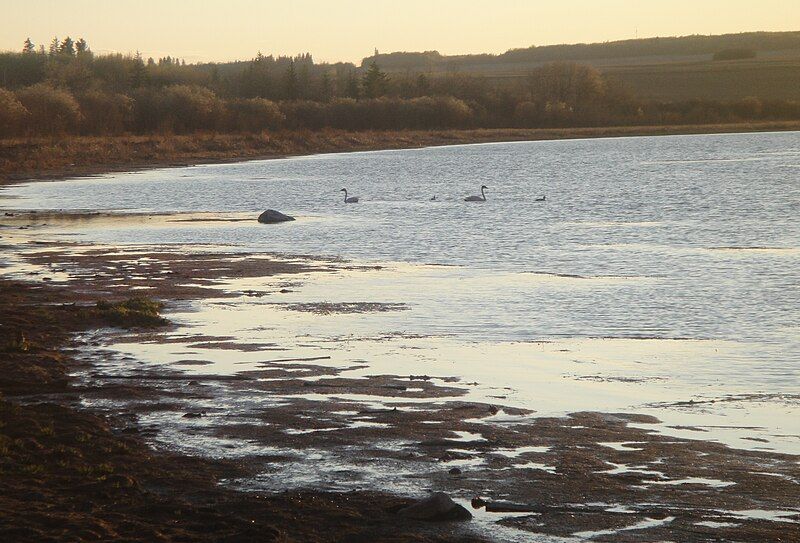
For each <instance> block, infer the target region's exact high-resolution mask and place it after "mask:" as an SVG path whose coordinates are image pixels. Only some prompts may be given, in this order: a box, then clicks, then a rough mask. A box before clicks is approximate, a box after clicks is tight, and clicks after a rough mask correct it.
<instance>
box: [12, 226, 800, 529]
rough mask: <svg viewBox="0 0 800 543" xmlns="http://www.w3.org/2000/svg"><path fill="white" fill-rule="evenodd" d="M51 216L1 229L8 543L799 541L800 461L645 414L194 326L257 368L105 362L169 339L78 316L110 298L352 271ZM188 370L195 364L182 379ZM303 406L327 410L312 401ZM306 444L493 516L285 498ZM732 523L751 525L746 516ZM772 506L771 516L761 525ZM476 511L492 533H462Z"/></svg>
mask: <svg viewBox="0 0 800 543" xmlns="http://www.w3.org/2000/svg"><path fill="white" fill-rule="evenodd" d="M52 218H53V217H51V216H48V215H47V214H36V213H34V214H30V213H23V214H14V215H12V216H8V217H2V219H3V220H2V221H0V222H2V224H3V228H2V229H0V236H2V238H0V245H2V251H3V254H4V255H12V254H14V255H16V256H18V258H19V260H18V261H15V262H11V259H8V260H7V261H6V260H5V259H4V262H0V265H4V264H6V265H19V264H22V266H21V267H20V268H19V271H18V272H17V273H16V274H15V276H14V278H13V279H12V278H3V279H0V308H2V311H0V375H1V376H2V377H0V410H1V411H0V413H2V415H1V416H0V423H2V424H1V425H0V453H2V455H0V458H1V459H2V464H0V470H2V471H1V472H0V473H2V477H1V478H0V536H7V537H5V538H7V539H10V540H14V541H64V540H119V539H124V540H139V541H154V540H155V541H159V540H162V541H177V540H189V541H226V540H228V541H251V540H252V541H255V540H259V541H261V540H268V541H269V540H274V541H471V540H476V541H477V540H483V539H484V538H486V539H499V540H505V539H508V538H510V537H512V536H509V534H507V533H505V532H501V529H502V528H509V529H510V530H512V532H510V533H512V534H517V536H519V537H524V535H520V534H526V533H532V534H542V535H551V536H564V537H568V536H574V537H577V538H579V539H592V540H598V541H661V540H678V541H708V540H738V541H765V540H775V541H778V540H780V541H800V514H799V513H797V510H796V509H797V499H798V496H799V495H800V492H799V491H798V489H800V464H798V462H797V458H796V457H794V456H791V455H784V454H777V453H773V452H769V451H743V450H737V449H731V448H728V447H725V446H724V445H721V444H718V443H712V442H707V441H702V440H688V439H677V438H670V437H667V436H664V435H660V434H657V433H653V432H651V431H649V430H646V429H642V428H640V427H637V424H642V423H650V422H653V418H652V417H649V416H644V415H639V414H636V413H611V414H609V413H574V414H572V415H570V416H568V417H564V418H537V417H535V414H533V413H529V412H525V411H522V410H518V409H512V408H509V407H506V406H504V405H503V400H502V398H501V397H498V398H497V403H493V404H486V403H477V402H470V401H465V400H464V399H463V398H462V397H463V396H465V392H466V390H467V389H468V388H469V387H470V386H471V383H464V382H461V381H460V380H459V379H458V377H457V376H454V375H430V376H429V375H373V376H369V378H366V379H365V378H358V379H353V378H351V377H350V376H349V375H348V371H347V368H331V367H330V366H327V365H325V364H323V363H322V362H323V361H321V360H312V359H306V360H298V359H293V358H292V355H291V353H290V354H285V353H283V352H281V346H280V345H261V344H247V343H244V342H242V341H240V339H239V338H236V337H225V336H193V335H192V333H191V330H188V331H183V332H182V333H183V336H185V337H182V339H181V341H185V342H187V343H190V344H191V345H193V346H195V347H197V348H208V349H217V350H219V349H225V350H231V351H232V352H241V353H252V352H260V353H263V355H264V361H263V363H262V364H261V367H260V368H259V370H256V371H253V370H248V371H242V372H238V373H236V374H234V375H231V376H224V377H221V376H218V375H214V374H211V373H209V374H203V373H202V367H203V365H204V364H206V363H208V361H207V360H204V359H203V358H197V359H194V358H193V359H186V360H183V361H181V362H182V363H181V364H175V365H173V366H172V367H169V368H165V367H163V366H159V367H157V368H154V367H151V366H148V365H144V364H140V363H138V362H137V361H136V360H125V359H121V358H120V357H119V356H117V355H116V354H115V353H114V347H113V345H114V342H119V341H123V340H124V341H128V342H134V343H135V342H140V343H148V344H169V343H170V342H173V341H175V340H176V338H175V336H174V334H173V332H175V330H174V328H171V327H170V326H167V327H163V328H153V329H141V328H133V329H130V330H121V329H119V328H118V327H117V328H116V329H110V328H109V326H110V325H114V324H117V325H118V323H115V322H111V321H109V320H108V316H107V315H104V314H103V313H102V312H98V311H96V310H95V309H94V308H95V307H96V303H97V302H98V301H100V300H106V301H112V302H113V301H121V300H124V299H125V298H127V297H128V296H129V295H131V291H130V289H131V288H134V287H135V288H136V289H137V291H138V292H141V293H145V294H146V295H147V296H148V297H150V298H153V299H155V300H160V301H162V302H164V303H165V304H166V313H165V315H166V316H167V317H169V314H170V310H172V309H174V308H175V307H176V305H177V304H187V303H193V302H196V301H198V300H203V299H221V298H225V297H226V296H229V297H236V296H241V295H245V296H254V297H256V296H258V297H261V296H264V297H268V296H269V295H270V292H269V291H259V292H233V293H232V292H222V291H220V289H218V288H215V283H216V281H218V280H220V279H226V278H243V277H271V276H274V277H286V278H291V277H293V276H296V275H300V274H308V273H312V274H316V273H338V272H339V271H341V270H342V269H347V268H352V267H353V265H351V264H349V263H347V262H342V261H336V260H331V261H322V260H319V259H310V258H289V259H285V258H279V257H273V256H268V255H246V254H241V253H237V254H236V255H231V254H226V253H224V252H219V251H214V252H205V251H202V250H192V251H188V250H182V249H181V248H175V247H154V246H147V247H136V248H114V249H113V250H112V249H110V248H107V247H92V246H86V245H77V244H73V243H69V242H62V241H48V240H47V239H46V238H43V237H42V236H41V235H39V234H38V232H39V229H40V228H42V225H46V224H48V222H50V221H51V219H52ZM63 218H64V217H63V216H61V217H60V219H62V220H63ZM75 219H76V220H80V221H89V222H91V221H94V220H98V221H99V220H109V217H106V216H102V215H91V214H89V215H83V216H76V217H75ZM111 219H112V220H117V219H119V220H125V218H124V217H111ZM192 220H196V219H192ZM23 227H24V228H25V230H22V231H20V230H19V229H20V228H23ZM121 286H122V287H123V288H120V287H121ZM402 309H403V308H402V307H398V306H389V305H375V304H373V305H366V304H362V305H358V304H351V305H347V306H346V307H345V306H341V305H338V306H337V305H331V304H317V305H306V306H302V307H300V306H298V307H288V308H286V310H291V311H309V312H325V314H331V313H332V314H336V313H345V312H352V311H358V312H367V313H368V312H373V311H384V310H385V311H395V310H402ZM20 333H22V337H21V336H20ZM109 338H111V339H109ZM22 339H24V341H22ZM287 363H288V364H289V365H287ZM191 367H198V368H201V370H200V372H199V373H198V372H192V373H189V372H186V371H185V369H186V368H191ZM331 391H335V395H333V397H331ZM253 394H257V395H259V397H263V398H280V402H278V403H276V404H275V405H274V406H272V407H269V408H265V409H263V410H259V411H257V412H248V413H245V414H242V413H234V412H230V411H227V410H225V409H222V408H218V407H214V404H215V402H217V401H218V400H219V399H220V398H222V397H230V398H234V399H236V398H244V397H247V396H248V395H253ZM308 395H326V397H327V399H326V400H325V401H316V400H313V401H312V400H309V399H308V397H307V396H308ZM354 395H369V396H374V397H381V398H384V399H387V401H390V404H391V406H392V407H391V408H389V409H383V408H375V407H373V406H371V405H369V404H368V403H367V404H365V403H362V402H359V401H357V400H354V399H353V396H354ZM209 406H211V407H209ZM154 414H156V415H158V416H159V417H163V418H171V419H175V420H180V421H182V423H183V424H185V426H186V428H185V430H186V432H187V435H194V436H196V437H197V438H198V439H201V440H202V439H203V438H206V437H213V438H214V439H219V440H228V442H229V443H231V445H230V446H231V447H242V449H243V450H242V451H241V454H237V455H227V456H226V457H225V458H224V459H211V458H208V457H199V456H197V455H192V454H186V453H185V452H184V453H181V452H180V451H178V450H176V449H170V448H169V447H163V446H159V443H162V444H163V442H164V441H165V440H163V439H160V438H159V434H160V432H161V429H160V428H159V427H158V425H153V424H150V423H146V422H143V421H144V420H148V417H149V416H151V415H154ZM195 423H197V424H196V425H195ZM387 443H391V444H393V446H391V447H387ZM244 444H247V447H252V449H253V450H252V451H251V450H250V449H249V448H246V447H244ZM245 449H246V450H245ZM305 450H329V451H332V452H333V453H332V454H333V455H334V456H333V457H329V459H330V458H333V459H336V460H341V459H345V460H346V461H347V463H348V465H363V466H373V465H378V466H381V467H383V468H385V469H393V470H397V471H399V472H402V473H407V474H408V475H407V477H408V478H410V479H424V480H425V481H426V485H427V487H428V488H429V489H430V490H439V491H445V492H447V493H449V494H451V495H453V496H456V495H460V496H468V497H481V498H482V499H484V500H485V501H487V502H488V503H489V504H490V505H489V507H482V508H480V509H474V510H473V513H474V514H475V515H476V521H473V522H472V523H464V524H458V523H456V524H453V523H448V524H444V525H441V524H430V523H422V522H415V521H409V520H406V519H403V518H400V517H398V515H397V514H396V513H397V511H398V510H399V509H400V508H401V507H402V506H404V505H407V504H408V503H410V498H409V497H407V496H405V495H402V494H401V493H397V492H395V489H394V488H391V487H386V488H384V489H383V490H385V493H377V492H375V491H373V490H364V489H363V488H361V487H362V486H363V487H368V486H369V485H368V484H363V485H362V483H364V481H363V480H362V479H361V475H360V474H358V473H356V472H355V471H352V470H350V469H341V470H339V472H337V474H336V477H337V479H338V482H340V483H341V484H342V485H343V486H346V487H348V488H351V489H357V490H350V491H346V492H343V491H341V490H339V491H325V490H324V489H321V488H313V487H312V488H311V489H309V488H303V489H301V490H297V489H296V487H294V486H290V485H289V482H290V481H292V480H293V479H294V478H297V475H301V474H298V473H292V472H293V471H294V470H297V469H298V463H297V462H296V461H295V457H294V456H293V452H294V451H305ZM265 451H269V452H265ZM251 481H260V482H261V483H263V486H262V487H258V486H257V485H252V484H251ZM276 487H282V488H280V490H278V489H276ZM242 489H245V490H247V491H241V490H242ZM476 504H477V505H481V502H480V501H478V502H476ZM465 505H468V504H466V503H465ZM746 511H751V512H752V511H762V512H765V514H764V515H761V518H759V516H758V515H756V514H751V515H746V514H744V513H742V512H746ZM776 511H783V512H784V513H781V514H779V515H776V514H770V512H776ZM787 512H788V513H787ZM486 518H490V522H491V523H494V524H489V526H493V525H494V526H495V528H489V529H487V528H486V526H487V524H486V523H483V524H479V523H478V522H477V520H483V521H485V519H486ZM476 525H477V526H476ZM471 526H476V528H475V529H472V528H471Z"/></svg>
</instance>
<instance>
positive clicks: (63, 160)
mask: <svg viewBox="0 0 800 543" xmlns="http://www.w3.org/2000/svg"><path fill="white" fill-rule="evenodd" d="M768 130H800V121H794V122H768V123H746V124H725V125H688V126H623V127H603V128H563V129H562V128H554V129H479V130H426V131H360V132H348V131H343V130H322V131H314V132H312V131H281V132H274V133H266V132H265V133H261V134H192V135H180V136H179V135H146V136H131V135H125V136H109V137H88V136H86V137H84V136H64V137H61V138H37V139H7V140H0V184H3V183H12V182H15V181H20V180H26V179H33V178H35V179H47V178H60V177H69V176H75V175H90V174H95V173H102V172H108V171H120V170H134V169H140V168H147V167H161V166H181V165H186V164H190V163H199V162H230V161H237V160H246V159H256V158H277V157H282V156H289V155H304V154H313V153H331V152H345V151H365V150H378V149H406V148H415V147H427V146H435V145H452V144H461V143H486V142H497V141H522V140H546V139H565V138H594V137H618V136H637V135H665V134H693V133H717V132H752V131H768Z"/></svg>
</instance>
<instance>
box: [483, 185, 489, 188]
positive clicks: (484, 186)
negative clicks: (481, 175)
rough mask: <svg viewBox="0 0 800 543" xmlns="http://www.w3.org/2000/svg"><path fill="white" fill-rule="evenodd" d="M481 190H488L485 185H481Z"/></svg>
mask: <svg viewBox="0 0 800 543" xmlns="http://www.w3.org/2000/svg"><path fill="white" fill-rule="evenodd" d="M481 188H482V189H488V188H489V187H487V186H486V185H481Z"/></svg>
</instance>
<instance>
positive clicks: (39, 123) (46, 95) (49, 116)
mask: <svg viewBox="0 0 800 543" xmlns="http://www.w3.org/2000/svg"><path fill="white" fill-rule="evenodd" d="M17 98H18V99H19V101H20V102H21V103H22V105H23V106H25V109H27V110H28V111H29V112H30V117H29V120H28V123H27V124H28V131H29V132H31V133H34V134H49V135H56V134H63V133H65V132H74V131H75V130H76V129H77V128H78V123H79V122H80V120H81V111H80V106H79V105H78V102H77V101H75V98H74V97H73V96H72V94H70V93H69V91H67V90H64V89H57V88H55V87H51V86H49V85H47V84H44V83H37V84H36V85H31V86H30V87H25V88H24V89H21V90H19V91H17Z"/></svg>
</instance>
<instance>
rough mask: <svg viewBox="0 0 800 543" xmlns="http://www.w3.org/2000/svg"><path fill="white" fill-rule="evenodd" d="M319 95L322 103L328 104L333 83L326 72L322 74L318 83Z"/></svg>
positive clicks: (331, 94)
mask: <svg viewBox="0 0 800 543" xmlns="http://www.w3.org/2000/svg"><path fill="white" fill-rule="evenodd" d="M319 95H320V99H321V100H322V101H323V102H330V101H331V98H333V81H331V76H330V74H328V72H324V73H323V74H322V77H321V78H320V81H319Z"/></svg>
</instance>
